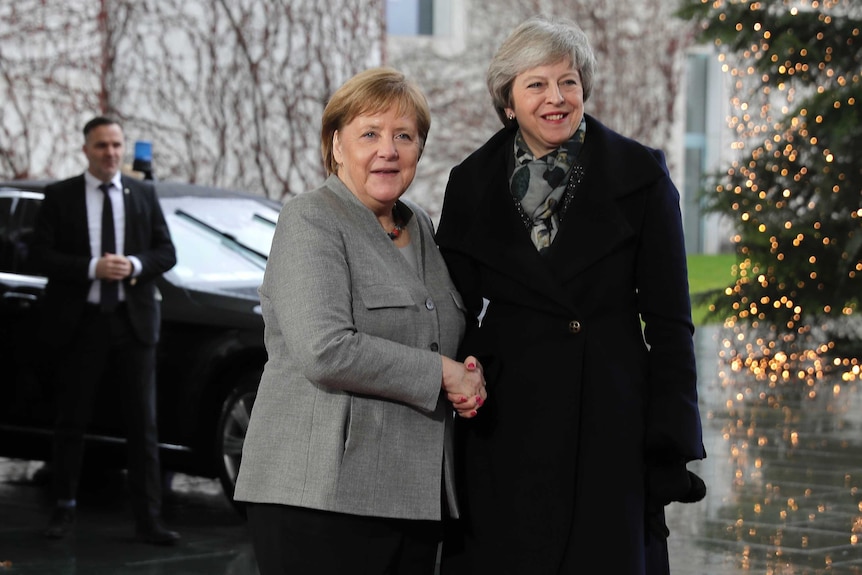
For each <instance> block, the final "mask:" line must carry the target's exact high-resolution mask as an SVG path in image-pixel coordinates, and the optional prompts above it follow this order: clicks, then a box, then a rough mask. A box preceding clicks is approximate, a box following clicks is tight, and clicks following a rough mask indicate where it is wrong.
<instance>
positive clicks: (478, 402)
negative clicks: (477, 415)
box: [476, 395, 485, 407]
mask: <svg viewBox="0 0 862 575" xmlns="http://www.w3.org/2000/svg"><path fill="white" fill-rule="evenodd" d="M483 403H485V400H483V399H482V398H481V397H479V396H478V395H477V396H476V405H478V406H480V407H481V405H482V404H483Z"/></svg>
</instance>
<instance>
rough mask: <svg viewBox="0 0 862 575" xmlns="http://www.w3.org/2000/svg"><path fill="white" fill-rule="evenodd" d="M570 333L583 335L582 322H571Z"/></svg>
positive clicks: (574, 320)
mask: <svg viewBox="0 0 862 575" xmlns="http://www.w3.org/2000/svg"><path fill="white" fill-rule="evenodd" d="M569 333H581V322H579V321H578V320H576V319H573V320H572V321H570V322H569Z"/></svg>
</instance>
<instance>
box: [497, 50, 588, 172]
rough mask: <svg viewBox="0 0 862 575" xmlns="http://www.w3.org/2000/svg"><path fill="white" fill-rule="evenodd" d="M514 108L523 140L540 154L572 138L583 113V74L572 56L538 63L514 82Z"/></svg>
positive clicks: (512, 109) (543, 154)
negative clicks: (552, 61)
mask: <svg viewBox="0 0 862 575" xmlns="http://www.w3.org/2000/svg"><path fill="white" fill-rule="evenodd" d="M512 106H513V107H512V108H506V113H514V114H515V118H516V119H517V120H518V126H519V127H520V128H521V133H522V134H523V136H524V140H525V141H526V142H527V145H528V146H529V147H530V151H531V152H533V154H535V156H536V157H537V158H541V157H542V156H545V155H547V154H548V153H550V152H552V151H553V150H555V149H557V148H558V147H560V146H561V145H562V144H563V143H565V142H566V141H567V140H568V139H569V138H571V137H572V136H573V135H574V133H575V131H576V130H577V129H578V126H580V124H581V118H583V115H584V90H583V86H582V85H581V74H580V72H578V70H576V69H574V68H573V67H572V64H571V62H570V61H569V60H561V61H559V62H557V63H556V64H550V65H547V66H536V67H535V68H530V69H529V70H525V71H524V72H522V73H520V74H518V75H517V76H516V77H515V80H514V82H512Z"/></svg>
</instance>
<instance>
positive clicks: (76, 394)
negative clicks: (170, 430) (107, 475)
mask: <svg viewBox="0 0 862 575" xmlns="http://www.w3.org/2000/svg"><path fill="white" fill-rule="evenodd" d="M61 358H62V361H61V362H60V363H59V365H58V369H57V373H56V377H55V385H56V390H57V394H56V397H57V419H56V425H55V432H54V462H53V464H54V490H55V496H56V497H57V499H74V498H75V497H76V493H77V490H78V481H79V478H80V475H81V464H82V460H83V454H84V432H85V431H86V429H87V426H88V425H89V423H90V420H91V418H92V414H93V406H94V404H95V403H96V397H97V393H98V392H99V386H100V385H109V386H112V387H116V388H119V391H120V394H119V395H120V398H121V403H122V409H123V416H124V417H123V419H124V421H125V423H126V437H127V446H128V482H129V489H130V492H131V496H132V508H133V510H134V513H135V519H136V520H137V522H138V525H139V526H141V527H148V526H150V525H151V524H152V522H153V521H155V520H157V519H158V517H159V515H160V513H161V505H162V491H161V490H162V485H161V469H160V463H159V446H158V429H157V424H156V378H155V364H156V352H155V346H152V345H144V344H142V343H141V342H140V341H139V340H138V339H137V337H135V334H134V330H133V329H132V325H131V323H130V321H129V317H128V313H127V311H126V309H125V306H120V307H119V308H118V309H117V310H116V311H114V312H111V313H101V312H100V311H99V310H98V308H97V307H96V306H88V309H87V312H86V313H85V315H84V319H83V321H82V322H81V325H80V327H79V329H78V331H77V333H76V334H75V337H74V338H73V341H72V345H71V348H70V349H69V350H68V353H64V354H62V355H61Z"/></svg>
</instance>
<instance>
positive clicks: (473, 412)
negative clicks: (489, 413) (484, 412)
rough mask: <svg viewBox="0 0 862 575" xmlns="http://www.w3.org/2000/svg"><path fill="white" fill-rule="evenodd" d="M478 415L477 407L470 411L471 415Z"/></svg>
mask: <svg viewBox="0 0 862 575" xmlns="http://www.w3.org/2000/svg"><path fill="white" fill-rule="evenodd" d="M477 415H479V412H478V411H476V410H475V409H474V410H473V411H471V412H470V417H476V416H477Z"/></svg>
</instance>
